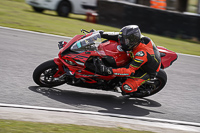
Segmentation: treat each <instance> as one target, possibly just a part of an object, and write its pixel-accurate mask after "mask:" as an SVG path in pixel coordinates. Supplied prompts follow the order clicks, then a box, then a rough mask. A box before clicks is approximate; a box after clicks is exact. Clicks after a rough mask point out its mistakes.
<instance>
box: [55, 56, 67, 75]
mask: <svg viewBox="0 0 200 133" xmlns="http://www.w3.org/2000/svg"><path fill="white" fill-rule="evenodd" d="M54 62H55V63H56V64H57V65H58V71H57V72H56V74H55V75H54V78H56V77H60V76H61V75H63V74H64V73H65V71H64V69H63V63H62V62H61V60H60V59H59V58H54Z"/></svg>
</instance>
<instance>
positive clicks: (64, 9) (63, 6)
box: [57, 1, 71, 17]
mask: <svg viewBox="0 0 200 133" xmlns="http://www.w3.org/2000/svg"><path fill="white" fill-rule="evenodd" d="M70 11H71V6H70V3H69V2H67V1H61V2H60V3H59V5H58V8H57V13H58V15H59V16H61V17H68V15H69V13H70Z"/></svg>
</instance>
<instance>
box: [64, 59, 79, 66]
mask: <svg viewBox="0 0 200 133" xmlns="http://www.w3.org/2000/svg"><path fill="white" fill-rule="evenodd" d="M65 62H66V63H67V64H69V65H72V66H76V64H75V63H74V62H72V61H69V60H67V59H65Z"/></svg>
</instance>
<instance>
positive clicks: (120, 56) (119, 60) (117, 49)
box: [99, 40, 131, 68]
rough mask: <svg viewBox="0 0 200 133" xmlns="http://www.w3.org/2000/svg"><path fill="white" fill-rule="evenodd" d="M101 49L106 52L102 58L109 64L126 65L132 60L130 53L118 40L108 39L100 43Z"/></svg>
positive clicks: (116, 66)
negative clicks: (125, 50)
mask: <svg viewBox="0 0 200 133" xmlns="http://www.w3.org/2000/svg"><path fill="white" fill-rule="evenodd" d="M99 49H102V50H103V51H104V52H105V55H104V56H103V58H102V60H103V62H104V63H105V65H107V66H112V67H115V68H118V67H122V66H126V65H127V64H128V63H129V62H130V60H131V58H130V56H129V54H128V53H126V52H124V51H123V50H122V48H121V45H119V44H118V43H117V42H116V41H112V40H109V41H106V42H104V43H102V44H100V45H99Z"/></svg>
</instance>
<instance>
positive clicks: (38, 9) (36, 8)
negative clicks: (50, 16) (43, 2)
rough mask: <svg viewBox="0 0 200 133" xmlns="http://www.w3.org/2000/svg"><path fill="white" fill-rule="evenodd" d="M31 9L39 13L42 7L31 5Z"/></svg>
mask: <svg viewBox="0 0 200 133" xmlns="http://www.w3.org/2000/svg"><path fill="white" fill-rule="evenodd" d="M32 8H33V10H34V11H36V12H39V13H42V12H43V11H44V9H42V8H38V7H34V6H32Z"/></svg>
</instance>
